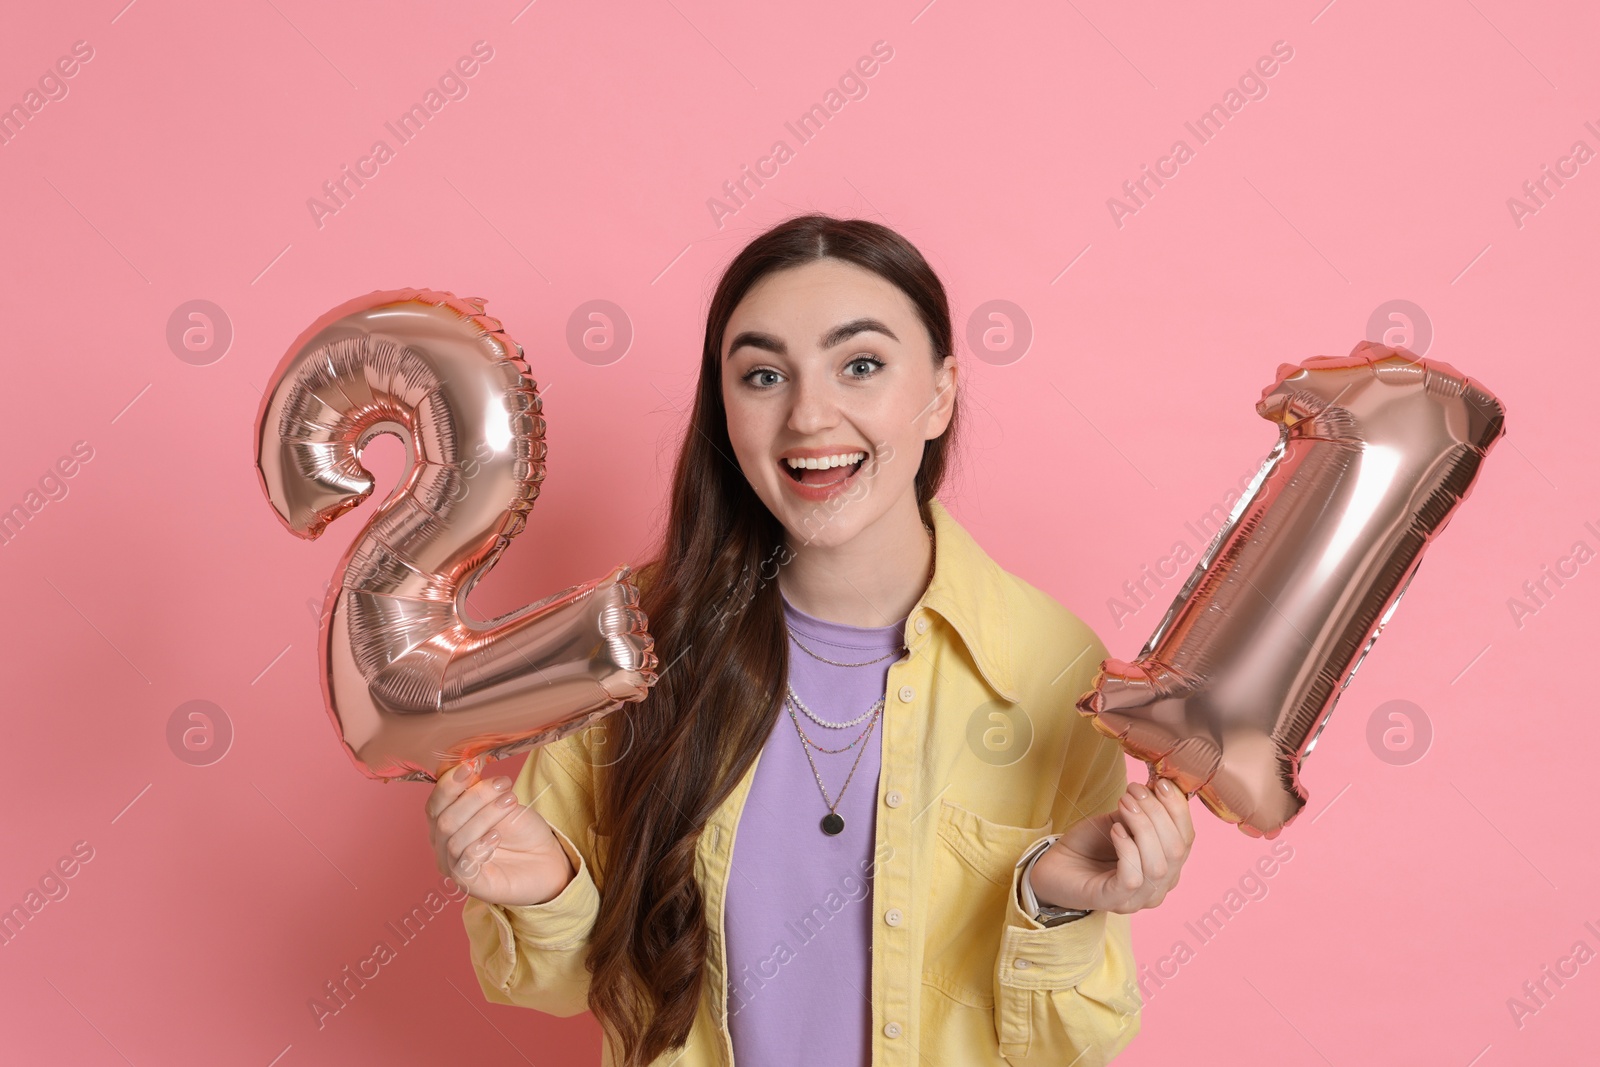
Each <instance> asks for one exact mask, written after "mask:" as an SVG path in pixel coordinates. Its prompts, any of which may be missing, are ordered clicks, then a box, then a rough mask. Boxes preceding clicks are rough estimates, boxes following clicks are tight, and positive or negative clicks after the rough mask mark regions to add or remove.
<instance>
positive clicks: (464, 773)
mask: <svg viewBox="0 0 1600 1067" xmlns="http://www.w3.org/2000/svg"><path fill="white" fill-rule="evenodd" d="M471 777H472V764H471V763H463V764H462V765H461V766H459V767H457V768H456V774H455V778H456V781H458V782H464V781H466V780H467V779H468V778H471Z"/></svg>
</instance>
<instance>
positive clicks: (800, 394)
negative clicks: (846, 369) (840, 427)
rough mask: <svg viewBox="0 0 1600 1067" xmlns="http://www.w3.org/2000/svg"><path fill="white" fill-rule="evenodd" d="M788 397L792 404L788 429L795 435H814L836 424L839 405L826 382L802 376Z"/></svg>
mask: <svg viewBox="0 0 1600 1067" xmlns="http://www.w3.org/2000/svg"><path fill="white" fill-rule="evenodd" d="M790 395H791V396H792V397H794V403H793V406H792V407H790V409H789V429H791V430H793V431H794V433H795V434H796V435H798V436H810V435H814V434H817V433H821V432H822V431H824V430H828V429H831V428H832V427H833V426H835V425H837V424H838V422H839V405H838V404H837V403H836V401H835V398H834V396H833V391H832V390H831V389H830V388H829V387H828V383H827V382H825V381H818V380H816V378H814V377H813V376H811V375H808V374H802V375H800V376H799V378H798V379H797V380H796V382H795V387H794V390H793V391H792V392H791V393H790Z"/></svg>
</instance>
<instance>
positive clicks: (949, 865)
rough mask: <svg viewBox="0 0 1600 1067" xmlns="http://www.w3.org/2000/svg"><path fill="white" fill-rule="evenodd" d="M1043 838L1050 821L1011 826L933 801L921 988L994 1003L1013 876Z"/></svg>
mask: <svg viewBox="0 0 1600 1067" xmlns="http://www.w3.org/2000/svg"><path fill="white" fill-rule="evenodd" d="M1048 833H1050V824H1049V823H1045V824H1044V825H1043V826H1011V825H1009V824H1007V823H1000V822H995V821H993V820H991V819H985V818H984V817H983V816H981V815H979V814H978V813H977V812H974V811H969V810H967V809H966V808H963V807H961V806H960V805H958V804H953V803H951V802H950V801H948V800H943V801H941V802H940V809H939V833H938V836H939V839H938V841H937V842H936V843H935V848H934V853H933V862H932V866H931V874H930V881H931V884H932V892H931V895H930V902H929V906H928V929H929V931H930V933H929V936H928V939H927V945H926V949H925V952H924V956H923V962H922V976H923V981H924V982H925V983H927V984H929V985H932V986H934V987H936V988H938V989H939V990H940V991H942V992H943V993H944V994H945V995H946V996H949V997H951V998H953V999H955V1000H957V1001H959V1002H961V1003H963V1004H966V1005H968V1006H970V1007H975V1008H992V1007H993V1006H994V966H995V959H996V958H997V957H998V956H999V954H1000V935H1001V930H1002V927H1003V926H1004V925H1005V915H1006V895H1007V894H1008V893H1010V892H1011V880H1012V875H1013V874H1014V873H1015V870H1016V866H1017V860H1018V859H1019V858H1021V856H1022V853H1023V850H1024V849H1026V848H1027V847H1028V846H1029V845H1031V844H1032V843H1033V842H1035V841H1037V840H1038V839H1039V838H1041V837H1043V836H1044V835H1045V834H1048Z"/></svg>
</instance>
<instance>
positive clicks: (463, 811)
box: [434, 775, 516, 842]
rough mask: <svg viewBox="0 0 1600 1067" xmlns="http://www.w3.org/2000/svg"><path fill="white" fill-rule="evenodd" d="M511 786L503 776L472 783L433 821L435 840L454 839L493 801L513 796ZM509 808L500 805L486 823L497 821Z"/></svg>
mask: <svg viewBox="0 0 1600 1067" xmlns="http://www.w3.org/2000/svg"><path fill="white" fill-rule="evenodd" d="M512 784H513V783H512V781H511V779H510V778H508V777H506V776H504V775H500V776H498V777H495V778H486V779H484V780H482V781H479V782H474V783H473V784H472V785H471V786H469V787H468V788H467V790H466V792H464V793H462V794H461V795H460V796H458V797H456V799H455V801H454V802H453V803H452V804H451V805H450V806H449V807H448V808H446V809H444V811H442V812H440V813H439V817H438V818H437V819H436V820H434V826H435V827H436V828H437V831H438V832H437V836H436V839H437V840H442V841H446V842H448V841H449V840H450V839H451V838H453V837H455V835H456V834H457V833H458V832H459V831H460V830H461V828H462V827H464V826H466V825H467V824H468V823H470V822H471V821H472V820H473V819H474V818H477V817H478V816H479V815H480V813H482V812H483V810H484V809H485V808H490V807H492V806H493V805H494V803H495V801H497V800H499V799H500V798H501V797H507V796H515V795H516V791H515V790H514V789H513V788H512ZM509 806H510V805H502V806H501V807H500V808H499V809H496V811H497V813H496V814H495V815H494V816H493V818H490V819H489V820H488V822H489V823H493V822H496V821H498V820H499V817H500V815H503V814H504V813H505V809H506V808H507V807H509ZM479 825H480V826H483V825H485V823H484V822H483V821H481V820H480V822H479ZM480 832H481V831H480Z"/></svg>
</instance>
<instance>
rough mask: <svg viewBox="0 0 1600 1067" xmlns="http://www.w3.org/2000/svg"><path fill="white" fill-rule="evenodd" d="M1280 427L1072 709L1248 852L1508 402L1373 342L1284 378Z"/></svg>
mask: <svg viewBox="0 0 1600 1067" xmlns="http://www.w3.org/2000/svg"><path fill="white" fill-rule="evenodd" d="M1256 411H1257V413H1259V414H1260V415H1261V416H1262V417H1263V418H1266V419H1271V420H1273V421H1275V422H1277V423H1279V424H1280V432H1279V437H1278V444H1277V446H1276V447H1275V448H1274V449H1273V450H1272V452H1271V453H1270V454H1269V455H1268V456H1267V458H1266V460H1265V462H1263V464H1262V466H1261V469H1260V470H1259V471H1258V472H1257V473H1256V476H1255V480H1254V481H1253V482H1252V483H1251V485H1250V489H1249V491H1248V492H1246V494H1245V496H1244V498H1243V499H1242V500H1240V501H1239V503H1238V504H1237V505H1235V507H1234V510H1233V513H1232V515H1231V516H1230V518H1229V521H1228V525H1227V526H1226V527H1224V528H1223V529H1222V530H1220V531H1219V532H1218V533H1217V536H1216V538H1215V539H1214V540H1213V541H1212V542H1211V545H1210V547H1208V548H1207V549H1206V552H1205V555H1204V556H1202V557H1201V559H1200V561H1199V563H1198V564H1197V565H1196V566H1195V569H1194V572H1193V573H1192V574H1191V575H1190V576H1189V580H1188V581H1187V582H1185V583H1184V586H1183V588H1182V589H1181V590H1179V592H1178V595H1177V598H1176V599H1175V600H1174V601H1173V604H1172V607H1171V608H1170V609H1168V611H1167V614H1166V617H1165V618H1163V619H1162V620H1161V624H1160V625H1159V626H1157V627H1156V631H1155V633H1154V634H1152V635H1151V637H1150V640H1149V641H1148V642H1146V643H1145V646H1144V648H1143V649H1142V650H1141V651H1140V653H1139V657H1138V660H1137V662H1135V663H1126V662H1123V661H1122V660H1119V659H1107V660H1105V661H1104V662H1103V663H1102V664H1101V669H1100V673H1099V674H1098V675H1097V676H1096V678H1095V688H1094V689H1093V690H1092V691H1091V692H1089V693H1087V694H1085V695H1084V696H1083V697H1082V698H1080V699H1079V700H1078V704H1077V706H1078V710H1079V712H1080V713H1082V714H1083V715H1086V716H1088V717H1090V719H1091V720H1092V721H1093V723H1094V726H1095V729H1097V730H1099V731H1100V732H1101V733H1103V734H1106V735H1108V736H1110V737H1114V738H1116V739H1117V740H1118V741H1120V742H1121V743H1122V746H1123V748H1124V750H1126V751H1127V752H1128V753H1129V754H1130V755H1132V756H1133V757H1135V758H1136V759H1141V760H1144V761H1145V762H1146V763H1148V764H1150V765H1151V776H1150V780H1151V782H1152V783H1154V781H1155V778H1156V776H1157V775H1161V776H1165V777H1168V778H1171V779H1172V780H1173V781H1174V782H1176V783H1177V784H1178V785H1180V786H1182V788H1183V790H1184V792H1185V793H1188V794H1190V795H1193V794H1194V793H1195V792H1196V791H1198V792H1199V794H1200V798H1201V799H1202V800H1203V801H1204V802H1205V805H1206V807H1208V808H1210V809H1211V810H1212V811H1213V812H1214V813H1216V814H1217V815H1218V816H1220V817H1222V818H1223V819H1226V820H1227V821H1229V822H1233V823H1238V824H1239V828H1240V829H1241V830H1242V831H1244V832H1245V833H1246V834H1248V835H1249V836H1251V837H1267V838H1272V837H1276V836H1277V835H1278V831H1279V830H1280V829H1282V828H1283V826H1285V825H1286V824H1287V823H1288V822H1289V821H1290V820H1291V819H1293V818H1294V817H1295V815H1296V814H1298V813H1299V811H1300V809H1301V808H1302V807H1304V805H1305V802H1306V797H1307V794H1306V792H1305V790H1304V789H1302V788H1301V785H1300V780H1299V773H1300V763H1301V760H1302V759H1304V757H1305V756H1306V755H1308V754H1309V753H1310V752H1311V749H1312V746H1313V745H1315V743H1316V739H1317V735H1318V734H1320V733H1321V731H1322V727H1323V726H1324V725H1326V723H1327V719H1328V716H1329V714H1330V713H1331V712H1332V710H1333V706H1334V704H1335V703H1336V702H1337V701H1338V699H1339V694H1340V693H1341V692H1342V691H1343V690H1344V687H1345V686H1346V685H1347V684H1349V681H1350V679H1351V678H1352V677H1354V676H1355V672H1356V668H1357V667H1359V666H1360V665H1361V660H1362V659H1363V658H1364V657H1365V656H1366V654H1367V650H1368V649H1370V648H1371V647H1372V643H1373V642H1374V641H1376V640H1377V638H1378V633H1379V632H1380V631H1381V630H1382V629H1383V625H1384V623H1386V622H1387V621H1388V620H1389V616H1390V615H1391V614H1392V613H1393V611H1394V608H1395V605H1397V604H1398V603H1399V602H1400V597H1401V596H1402V595H1403V594H1404V592H1405V587H1406V586H1407V585H1408V584H1409V583H1410V581H1411V578H1412V576H1413V575H1414V574H1415V572H1416V568H1417V564H1418V563H1419V562H1420V560H1421V557H1422V553H1423V551H1424V549H1426V548H1427V546H1428V544H1429V543H1430V542H1431V541H1432V540H1433V538H1434V537H1436V536H1437V535H1438V533H1439V531H1441V530H1443V529H1444V527H1445V524H1446V523H1447V522H1449V521H1450V517H1451V515H1452V514H1453V513H1454V512H1455V509H1456V507H1457V506H1458V505H1459V504H1460V503H1461V501H1463V500H1465V499H1466V497H1467V494H1468V493H1469V492H1470V491H1471V488H1472V483H1473V480H1474V479H1475V478H1476V477H1477V474H1478V469H1479V466H1480V464H1481V463H1482V462H1483V458H1484V456H1485V455H1486V454H1487V452H1488V450H1489V447H1490V446H1491V445H1493V444H1494V442H1495V441H1496V440H1498V439H1499V437H1500V436H1501V434H1502V433H1503V432H1504V423H1505V414H1504V410H1503V409H1502V407H1501V405H1500V402H1499V401H1498V400H1497V399H1496V398H1495V397H1494V395H1493V394H1491V393H1490V392H1489V391H1488V390H1486V389H1484V388H1483V386H1481V385H1479V384H1478V383H1477V382H1475V381H1473V380H1472V379H1471V378H1468V377H1466V376H1465V375H1462V374H1459V373H1457V372H1456V370H1455V369H1454V368H1453V367H1451V366H1449V365H1448V364H1445V363H1441V362H1439V361H1438V360H1424V359H1419V358H1418V357H1416V356H1414V355H1413V354H1412V353H1410V352H1408V351H1406V350H1405V349H1403V348H1387V347H1385V346H1383V345H1377V344H1372V343H1371V342H1366V341H1363V342H1362V343H1360V344H1358V345H1356V346H1355V348H1354V349H1352V350H1351V352H1350V354H1349V355H1348V356H1345V357H1342V358H1340V357H1336V356H1316V357H1313V358H1311V359H1308V360H1306V361H1305V362H1304V363H1303V364H1301V365H1300V366H1298V367H1296V366H1294V365H1293V364H1288V363H1285V364H1283V365H1282V366H1280V367H1279V368H1278V380H1277V381H1276V382H1274V383H1273V384H1272V385H1271V386H1268V387H1267V388H1266V389H1265V390H1263V392H1262V395H1261V400H1260V402H1259V403H1258V404H1256Z"/></svg>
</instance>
